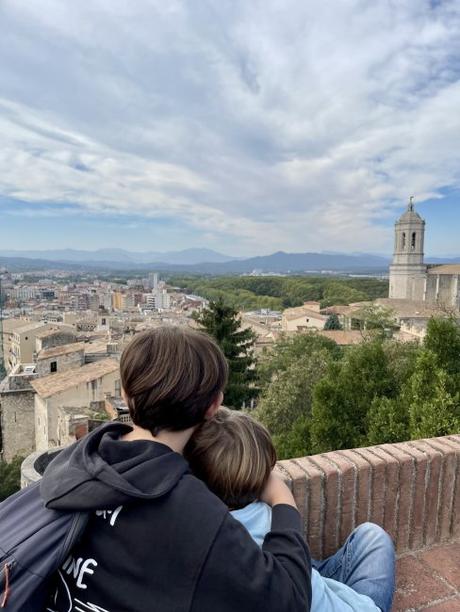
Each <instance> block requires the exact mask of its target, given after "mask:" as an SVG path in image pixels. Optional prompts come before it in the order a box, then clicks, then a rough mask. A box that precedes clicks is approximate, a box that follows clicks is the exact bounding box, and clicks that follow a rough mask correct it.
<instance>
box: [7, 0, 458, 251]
mask: <svg viewBox="0 0 460 612" xmlns="http://www.w3.org/2000/svg"><path fill="white" fill-rule="evenodd" d="M459 76H460V5H459V3H458V2H457V1H456V0H452V1H446V2H441V3H436V4H435V3H432V2H428V1H425V0H405V1H404V2H398V3H396V2H395V3H392V2H374V3H369V2H364V0H354V1H350V2H346V3H345V2H341V1H339V0H336V1H331V2H323V1H320V0H316V1H312V2H308V3H303V2H299V0H253V1H252V2H246V1H243V0H239V1H236V0H234V1H230V0H209V1H208V2H203V3H194V2H186V1H185V0H184V1H179V0H175V1H171V2H161V1H159V0H158V1H157V2H151V1H149V2H147V0H137V2H135V3H126V2H124V1H122V0H110V1H109V0H94V1H93V2H91V3H90V4H87V3H71V2H70V0H64V1H63V0H41V2H40V3H34V2H32V3H31V2H27V1H26V0H14V1H13V0H6V1H4V2H3V3H2V7H1V8H0V82H1V83H2V92H3V93H2V95H3V99H2V101H1V102H0V133H1V134H2V148H1V149H0V195H4V196H8V197H10V198H17V199H21V200H25V201H27V202H30V203H31V204H33V203H37V202H42V203H46V204H47V206H48V208H49V207H50V206H52V204H53V203H55V204H56V206H59V205H68V204H69V203H70V204H77V205H79V206H81V207H82V209H83V210H86V211H88V212H98V213H99V212H108V213H110V212H112V213H116V214H128V213H132V212H135V213H137V214H140V215H145V216H146V217H155V216H162V217H164V216H169V217H172V218H177V219H180V220H181V221H182V222H184V221H185V222H186V223H187V224H188V225H189V226H190V228H191V231H193V232H201V233H202V235H203V238H204V239H206V236H209V235H210V234H213V235H218V236H221V237H222V240H223V241H224V242H225V241H226V243H227V244H233V245H234V247H235V248H240V249H242V250H243V251H245V252H250V251H252V252H269V251H272V250H275V249H279V248H283V249H285V250H291V251H294V250H302V251H304V250H317V249H334V250H340V249H351V250H365V249H372V250H381V249H384V248H387V247H388V246H389V245H390V242H391V236H389V232H388V230H387V229H385V228H384V227H383V226H382V224H381V223H382V221H386V220H388V219H389V218H390V217H391V216H393V215H394V214H395V210H396V209H397V207H400V206H401V200H406V198H407V196H408V195H410V194H412V193H415V194H416V195H417V199H418V200H419V201H420V200H423V199H427V198H436V197H438V196H439V194H440V191H441V190H442V189H443V188H446V187H448V188H460V149H459V147H458V142H459V141H460V113H458V108H460V79H459ZM184 246H186V245H184Z"/></svg>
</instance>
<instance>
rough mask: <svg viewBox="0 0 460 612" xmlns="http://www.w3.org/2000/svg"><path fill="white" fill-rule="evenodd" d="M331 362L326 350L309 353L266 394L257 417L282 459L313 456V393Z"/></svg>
mask: <svg viewBox="0 0 460 612" xmlns="http://www.w3.org/2000/svg"><path fill="white" fill-rule="evenodd" d="M331 359H332V358H331V354H330V353H329V352H328V351H327V350H326V349H324V348H321V349H315V350H313V351H312V352H310V353H306V354H304V355H303V356H302V357H301V358H298V359H294V360H292V361H291V362H290V363H289V365H287V367H285V368H283V369H282V370H281V371H280V372H279V374H278V375H277V376H276V377H274V378H273V379H272V381H271V382H270V384H269V385H268V386H267V387H266V388H265V390H264V392H263V393H262V395H261V397H260V399H259V402H258V404H257V408H256V409H255V410H254V412H253V415H254V416H255V417H256V418H257V419H258V420H259V421H261V422H262V423H263V424H264V425H265V426H266V427H267V428H268V430H269V431H270V433H271V434H272V436H273V441H274V443H275V446H276V449H277V452H278V455H279V457H280V458H281V459H285V458H288V457H299V456H302V455H306V454H309V453H310V452H311V443H310V420H311V410H312V396H313V389H314V387H315V385H316V383H317V382H318V381H319V380H321V378H322V377H323V376H324V374H325V373H326V371H327V369H328V365H329V363H330V361H331Z"/></svg>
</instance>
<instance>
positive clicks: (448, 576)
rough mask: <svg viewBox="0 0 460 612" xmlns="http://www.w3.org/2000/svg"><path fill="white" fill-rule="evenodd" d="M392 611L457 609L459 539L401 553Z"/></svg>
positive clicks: (455, 611) (448, 611)
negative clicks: (412, 551) (451, 542)
mask: <svg viewBox="0 0 460 612" xmlns="http://www.w3.org/2000/svg"><path fill="white" fill-rule="evenodd" d="M393 610H394V612H419V611H421V610H430V611H431V612H460V542H458V543H454V544H445V545H442V546H436V547H434V548H430V549H427V550H423V551H420V552H416V553H408V554H405V555H402V556H401V557H400V558H399V560H398V572H397V593H396V596H395V602H394V607H393Z"/></svg>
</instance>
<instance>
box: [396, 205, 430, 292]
mask: <svg viewBox="0 0 460 612" xmlns="http://www.w3.org/2000/svg"><path fill="white" fill-rule="evenodd" d="M413 200H414V198H413V196H411V197H410V199H409V204H408V206H407V210H406V211H405V212H404V214H403V215H402V216H401V217H400V218H399V219H398V221H396V223H395V246H394V254H393V263H392V265H391V266H390V298H394V299H403V300H423V299H424V292H425V278H426V269H427V268H426V265H425V264H424V262H423V257H424V254H423V245H424V241H425V221H424V220H423V219H422V217H421V216H420V215H419V214H418V213H417V212H416V211H415V208H414V201H413Z"/></svg>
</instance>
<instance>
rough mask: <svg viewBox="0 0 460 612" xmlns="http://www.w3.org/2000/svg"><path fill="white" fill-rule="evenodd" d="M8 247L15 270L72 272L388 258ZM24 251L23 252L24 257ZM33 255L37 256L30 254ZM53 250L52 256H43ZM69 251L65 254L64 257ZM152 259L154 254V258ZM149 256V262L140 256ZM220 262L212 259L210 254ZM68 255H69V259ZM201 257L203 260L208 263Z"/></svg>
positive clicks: (237, 269) (357, 265)
mask: <svg viewBox="0 0 460 612" xmlns="http://www.w3.org/2000/svg"><path fill="white" fill-rule="evenodd" d="M4 253H13V252H12V251H9V252H8V251H0V265H3V266H6V267H7V268H10V269H11V270H12V271H15V270H40V269H44V268H61V269H64V270H73V271H84V270H92V271H119V272H128V271H138V272H140V271H144V270H145V271H147V270H158V271H159V272H162V271H163V272H170V273H178V274H180V273H184V274H215V275H218V274H250V273H251V272H254V271H259V272H262V273H269V272H273V273H275V274H276V273H278V274H289V273H291V274H294V273H298V274H303V273H315V272H316V273H320V272H341V273H346V272H349V273H362V274H364V273H371V274H372V273H383V272H388V266H389V265H390V261H391V260H390V259H389V258H386V257H382V256H379V255H370V254H366V253H361V254H356V253H355V254H352V255H350V254H345V253H285V252H283V251H278V252H277V253H273V254H271V255H264V256H258V257H249V258H247V259H232V258H230V257H227V256H226V255H223V254H221V253H217V252H215V251H211V250H208V249H188V250H186V251H172V252H170V253H162V254H157V253H131V252H129V251H124V250H122V249H101V250H99V251H72V250H70V249H69V250H64V251H43V252H41V251H28V252H25V251H24V252H21V256H19V252H16V255H15V256H4ZM25 253H27V254H28V255H27V256H25ZM33 253H40V254H41V255H42V256H41V257H40V258H39V259H38V258H34V257H32V256H31V254H33ZM44 254H47V255H49V254H52V258H50V257H46V258H45V257H44ZM69 254H70V255H69ZM155 256H156V257H157V258H154V257H155ZM148 257H152V258H153V259H151V260H148V261H139V259H142V258H148ZM213 257H214V258H215V259H219V258H220V261H212V258H213ZM72 258H73V259H72ZM202 258H208V260H207V261H205V260H203V259H202ZM427 263H435V264H441V263H460V257H457V258H446V259H440V258H427Z"/></svg>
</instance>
